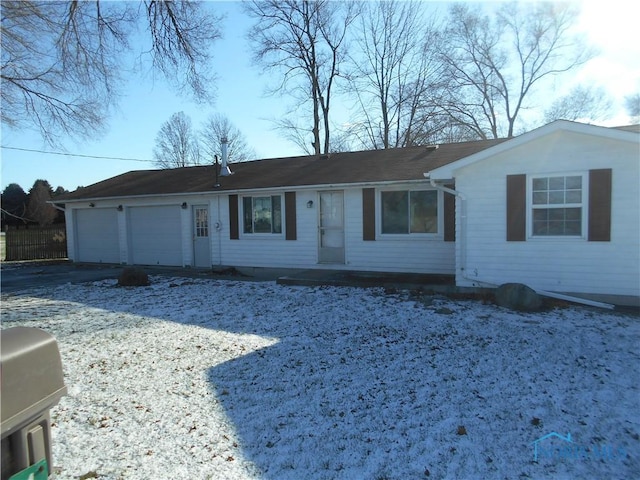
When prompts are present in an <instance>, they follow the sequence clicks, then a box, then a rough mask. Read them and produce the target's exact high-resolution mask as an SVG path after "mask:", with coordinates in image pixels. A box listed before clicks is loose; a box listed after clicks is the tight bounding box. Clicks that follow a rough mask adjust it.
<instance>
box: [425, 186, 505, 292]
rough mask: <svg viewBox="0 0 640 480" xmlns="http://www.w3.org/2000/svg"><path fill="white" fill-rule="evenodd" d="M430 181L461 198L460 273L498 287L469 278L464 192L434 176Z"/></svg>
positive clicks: (465, 276)
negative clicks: (440, 182) (435, 178)
mask: <svg viewBox="0 0 640 480" xmlns="http://www.w3.org/2000/svg"><path fill="white" fill-rule="evenodd" d="M424 176H425V177H427V178H429V174H428V173H425V174H424ZM429 182H430V183H431V186H432V187H433V188H435V189H436V190H439V191H441V192H444V193H449V194H451V195H453V196H455V197H457V198H458V199H460V231H459V232H456V243H457V242H458V241H459V242H460V247H459V248H460V264H459V266H458V269H459V271H460V275H461V276H462V278H464V279H465V280H469V281H471V282H476V283H483V284H485V285H487V286H491V287H496V286H497V285H494V284H491V283H487V282H481V281H478V280H477V279H471V278H467V236H466V231H467V197H465V196H464V194H463V193H462V192H459V191H458V190H454V189H453V188H449V187H445V186H444V185H441V184H439V183H436V181H435V180H434V179H433V178H429ZM456 276H457V272H456Z"/></svg>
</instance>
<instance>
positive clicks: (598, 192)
mask: <svg viewBox="0 0 640 480" xmlns="http://www.w3.org/2000/svg"><path fill="white" fill-rule="evenodd" d="M611 176H612V175H611V169H610V168H605V169H600V170H590V171H589V234H588V239H589V241H590V242H610V241H611Z"/></svg>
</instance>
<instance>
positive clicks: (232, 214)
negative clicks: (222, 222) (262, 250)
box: [229, 195, 240, 240]
mask: <svg viewBox="0 0 640 480" xmlns="http://www.w3.org/2000/svg"><path fill="white" fill-rule="evenodd" d="M229 238H230V239H231V240H238V239H239V238H240V228H239V225H238V195H229Z"/></svg>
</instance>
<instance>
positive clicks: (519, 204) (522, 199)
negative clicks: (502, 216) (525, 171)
mask: <svg viewBox="0 0 640 480" xmlns="http://www.w3.org/2000/svg"><path fill="white" fill-rule="evenodd" d="M526 219H527V176H526V175H507V241H508V242H524V240H525V238H526V231H527V221H526Z"/></svg>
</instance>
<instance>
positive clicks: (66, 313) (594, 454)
mask: <svg viewBox="0 0 640 480" xmlns="http://www.w3.org/2000/svg"><path fill="white" fill-rule="evenodd" d="M152 280H153V283H152V285H151V286H149V287H139V288H117V287H116V286H115V282H114V281H102V282H95V283H89V284H83V285H70V284H68V285H63V286H60V287H56V288H48V289H38V290H30V291H24V292H21V293H20V294H17V295H4V296H3V301H2V327H3V328H9V327H12V326H17V325H25V326H33V327H38V328H42V329H44V330H46V331H48V332H50V333H52V334H53V335H55V337H56V338H57V339H58V342H59V346H60V350H61V355H62V361H63V365H64V370H65V382H66V384H67V387H68V390H69V394H68V396H66V397H64V398H63V399H62V400H61V402H60V404H59V405H58V406H56V407H54V408H53V409H52V411H51V413H52V417H51V418H52V423H53V429H52V431H53V458H54V466H55V472H56V473H55V475H54V476H53V477H52V478H54V479H71V478H73V479H77V478H78V477H80V476H83V475H84V478H101V479H120V478H123V479H124V478H140V479H147V478H157V479H176V478H193V479H277V480H280V479H296V480H298V479H318V480H320V479H374V480H375V479H420V478H436V479H443V478H450V479H465V478H484V479H489V478H499V479H503V478H639V477H640V418H639V413H638V412H640V365H639V360H640V353H639V351H638V345H639V344H640V342H639V341H640V320H639V319H638V318H637V317H633V316H625V315H619V314H613V313H608V312H607V313H605V312H602V311H596V310H591V309H585V308H568V309H555V310H552V311H548V312H544V313H540V314H519V313H513V312H510V311H507V310H504V309H501V308H498V307H495V306H493V305H483V304H481V303H479V302H472V301H453V300H448V299H445V298H442V297H435V298H433V297H427V296H419V295H414V294H411V293H409V292H392V293H386V292H385V291H384V290H382V289H359V288H333V287H323V288H307V287H285V286H279V285H276V284H275V283H251V282H240V281H216V280H203V279H195V280H194V279H186V278H169V277H152ZM552 433H556V434H557V435H551V436H549V437H547V438H543V437H544V436H546V435H550V434H552ZM567 434H570V438H571V442H573V443H569V442H567V441H566V440H563V438H564V437H566V436H567ZM560 437H562V438H560ZM539 439H540V440H539ZM538 440H539V441H538ZM535 446H537V447H539V448H538V450H537V452H536V453H537V454H538V461H537V462H536V461H534V447H535ZM568 447H571V448H570V449H569V448H568Z"/></svg>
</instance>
